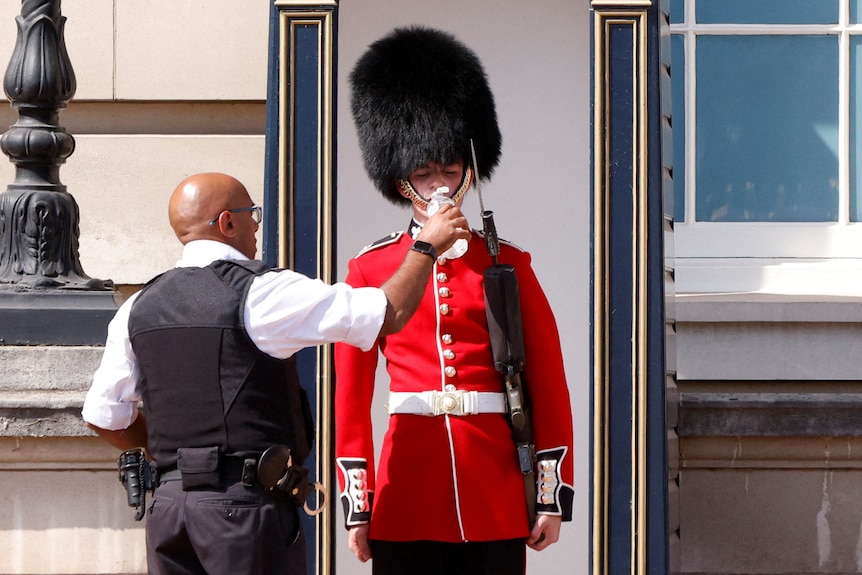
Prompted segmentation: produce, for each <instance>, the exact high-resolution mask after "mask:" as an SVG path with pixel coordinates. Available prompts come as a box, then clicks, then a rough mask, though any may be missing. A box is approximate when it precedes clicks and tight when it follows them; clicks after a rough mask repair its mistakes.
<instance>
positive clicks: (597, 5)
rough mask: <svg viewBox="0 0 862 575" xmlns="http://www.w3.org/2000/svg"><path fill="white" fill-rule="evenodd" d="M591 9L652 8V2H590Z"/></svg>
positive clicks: (605, 0)
mask: <svg viewBox="0 0 862 575" xmlns="http://www.w3.org/2000/svg"><path fill="white" fill-rule="evenodd" d="M592 6H593V8H596V9H599V8H602V7H606V8H611V7H614V6H616V7H620V8H632V7H634V6H652V0H592Z"/></svg>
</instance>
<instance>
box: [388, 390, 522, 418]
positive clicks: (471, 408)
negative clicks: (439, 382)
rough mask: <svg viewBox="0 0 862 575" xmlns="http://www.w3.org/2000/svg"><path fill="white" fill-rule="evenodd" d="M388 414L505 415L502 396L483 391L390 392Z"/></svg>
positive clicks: (504, 396)
mask: <svg viewBox="0 0 862 575" xmlns="http://www.w3.org/2000/svg"><path fill="white" fill-rule="evenodd" d="M386 409H387V410H388V411H389V415H395V414H402V413H408V414H413V415H428V416H433V415H475V414H477V413H506V395H505V394H504V393H502V392H487V391H464V390H460V389H459V390H453V391H419V392H415V393H414V392H406V391H390V392H389V403H388V404H387V405H386Z"/></svg>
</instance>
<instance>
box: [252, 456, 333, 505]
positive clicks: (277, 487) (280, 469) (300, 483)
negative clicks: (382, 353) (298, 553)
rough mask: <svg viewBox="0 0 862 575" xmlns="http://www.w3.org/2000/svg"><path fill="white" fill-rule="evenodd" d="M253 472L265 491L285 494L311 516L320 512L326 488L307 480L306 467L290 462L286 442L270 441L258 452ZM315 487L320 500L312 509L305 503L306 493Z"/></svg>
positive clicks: (307, 495) (325, 495) (312, 490)
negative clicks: (262, 450) (272, 442)
mask: <svg viewBox="0 0 862 575" xmlns="http://www.w3.org/2000/svg"><path fill="white" fill-rule="evenodd" d="M252 461H253V460H252ZM256 476H257V481H258V483H260V485H261V486H263V488H264V489H265V490H266V491H268V492H270V493H276V494H280V495H282V496H283V497H286V498H287V499H288V500H290V501H292V502H293V503H294V504H295V505H296V506H297V507H300V506H301V507H302V508H303V510H305V512H306V513H307V514H308V515H309V516H310V517H314V516H316V515H319V514H320V513H321V512H322V511H323V508H324V507H325V506H326V500H327V494H326V488H325V487H324V486H323V484H322V483H320V482H317V481H316V482H314V483H310V482H309V481H308V469H306V468H305V467H303V466H302V465H298V464H295V463H294V462H293V456H292V454H291V452H290V448H289V447H287V446H286V445H273V446H272V447H270V448H268V449H267V450H266V451H264V452H263V453H262V454H261V456H260V459H259V460H258V461H257V473H256ZM315 491H316V492H317V493H318V498H319V501H320V504H319V505H318V506H317V507H316V508H314V509H312V508H311V507H310V506H309V505H308V497H309V496H310V495H311V494H312V493H313V492H315Z"/></svg>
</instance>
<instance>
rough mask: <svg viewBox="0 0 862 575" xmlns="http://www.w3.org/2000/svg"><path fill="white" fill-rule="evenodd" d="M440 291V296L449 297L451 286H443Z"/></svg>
mask: <svg viewBox="0 0 862 575" xmlns="http://www.w3.org/2000/svg"><path fill="white" fill-rule="evenodd" d="M438 293H439V294H440V297H449V288H447V287H441V288H440V289H439V291H438Z"/></svg>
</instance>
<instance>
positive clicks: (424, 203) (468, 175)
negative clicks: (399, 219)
mask: <svg viewBox="0 0 862 575" xmlns="http://www.w3.org/2000/svg"><path fill="white" fill-rule="evenodd" d="M472 184H473V168H471V167H470V166H467V168H466V169H465V170H464V179H462V180H461V186H460V187H459V188H458V191H457V192H455V193H454V194H453V195H452V201H453V202H455V203H456V204H457V203H458V200H460V199H461V198H462V197H463V196H464V194H466V193H467V190H469V189H470V186H471V185H472ZM398 191H400V192H401V194H402V195H403V196H404V197H406V198H407V199H408V200H410V201H411V202H413V205H415V206H416V207H417V208H419V209H420V210H422V211H423V212H427V211H428V200H426V199H424V198H423V197H422V196H420V195H419V192H417V191H416V190H415V189H413V184H411V183H410V181H409V180H398Z"/></svg>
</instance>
